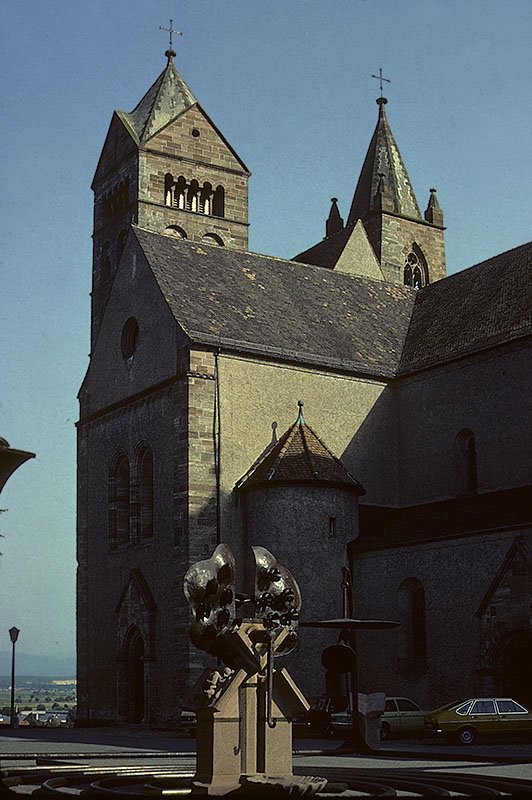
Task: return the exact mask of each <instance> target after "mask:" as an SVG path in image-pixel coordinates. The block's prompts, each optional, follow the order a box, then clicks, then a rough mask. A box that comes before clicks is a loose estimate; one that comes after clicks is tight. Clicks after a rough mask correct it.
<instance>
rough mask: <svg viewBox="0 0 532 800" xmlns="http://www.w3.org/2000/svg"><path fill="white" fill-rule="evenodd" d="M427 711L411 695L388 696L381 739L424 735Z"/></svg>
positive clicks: (382, 719)
mask: <svg viewBox="0 0 532 800" xmlns="http://www.w3.org/2000/svg"><path fill="white" fill-rule="evenodd" d="M426 713H427V712H426V711H423V710H422V709H421V708H420V707H419V706H418V704H417V703H414V701H413V700H410V698H409V697H387V698H386V703H385V705H384V714H383V715H382V717H381V739H388V738H390V737H393V736H416V735H424V734H425V733H426V728H425V714H426Z"/></svg>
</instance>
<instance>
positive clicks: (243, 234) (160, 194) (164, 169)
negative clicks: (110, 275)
mask: <svg viewBox="0 0 532 800" xmlns="http://www.w3.org/2000/svg"><path fill="white" fill-rule="evenodd" d="M193 131H195V132H196V134H199V135H193ZM139 159H140V166H139V225H140V227H142V228H146V229H148V230H152V231H155V232H156V233H164V231H165V229H166V228H167V227H168V226H170V225H176V226H178V227H180V228H182V229H183V230H184V231H185V233H186V236H187V238H188V239H192V240H194V241H200V240H201V239H202V238H203V236H205V234H207V233H215V234H217V235H218V236H220V237H221V239H222V241H223V242H224V244H225V245H226V246H228V247H234V248H236V249H238V250H247V248H248V186H247V184H248V178H249V173H248V172H247V171H246V170H245V169H244V167H243V165H242V163H241V162H240V161H239V160H238V159H237V158H236V156H235V155H234V153H233V152H232V150H231V149H230V148H229V146H228V145H227V143H226V142H225V141H224V140H223V138H222V137H221V136H220V134H219V133H218V132H217V131H216V130H215V128H214V127H213V125H212V123H211V122H210V121H209V120H208V119H207V117H206V116H205V114H204V113H203V112H202V111H201V109H199V108H198V106H193V107H192V108H190V109H188V111H186V112H185V113H184V114H181V116H180V117H178V118H177V119H176V120H175V121H174V122H172V123H170V125H167V126H166V128H164V129H163V130H162V131H160V132H159V133H157V134H156V135H155V136H154V137H153V138H152V139H150V140H149V142H148V143H147V145H146V146H145V147H143V148H142V149H141V151H140V154H139ZM166 173H170V174H172V175H173V177H174V178H175V179H176V180H177V178H178V177H179V176H181V175H182V176H183V177H184V178H186V179H187V181H190V180H192V179H195V180H197V181H198V183H199V184H200V185H201V184H203V182H204V181H209V182H210V183H211V184H212V186H213V188H216V186H218V185H221V186H223V187H224V189H225V211H224V216H223V217H214V216H208V215H205V214H200V213H196V212H192V211H186V210H182V209H179V208H174V207H168V206H166V205H165V175H166Z"/></svg>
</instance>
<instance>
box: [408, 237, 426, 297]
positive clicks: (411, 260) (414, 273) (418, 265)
mask: <svg viewBox="0 0 532 800" xmlns="http://www.w3.org/2000/svg"><path fill="white" fill-rule="evenodd" d="M428 282H429V281H428V270H427V263H426V261H425V258H424V257H423V253H422V252H421V250H420V249H419V247H417V245H415V244H414V245H413V246H412V249H411V250H410V252H409V253H408V255H407V257H406V259H405V265H404V270H403V283H404V285H405V286H412V288H413V289H421V288H423V286H426V285H427V283H428Z"/></svg>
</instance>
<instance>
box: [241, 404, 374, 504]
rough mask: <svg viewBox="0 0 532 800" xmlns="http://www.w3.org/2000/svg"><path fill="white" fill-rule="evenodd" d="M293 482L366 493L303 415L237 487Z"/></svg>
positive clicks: (245, 488) (248, 487) (247, 487)
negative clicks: (338, 487) (338, 486)
mask: <svg viewBox="0 0 532 800" xmlns="http://www.w3.org/2000/svg"><path fill="white" fill-rule="evenodd" d="M300 405H301V406H302V405H303V404H302V401H300ZM292 483H319V484H322V485H323V484H328V485H331V484H333V485H342V486H346V487H347V488H351V489H352V490H353V491H355V492H356V493H357V494H364V489H363V488H362V486H361V485H360V484H359V483H358V481H356V480H355V479H354V478H353V477H352V476H351V475H350V474H349V472H348V471H347V470H346V468H345V467H344V465H343V464H342V462H341V461H340V459H339V458H337V457H336V456H335V455H334V453H333V452H332V451H331V450H329V448H328V447H327V445H326V444H325V443H324V442H323V441H322V440H321V439H320V437H319V436H318V434H317V433H315V432H314V431H313V430H312V428H310V427H309V426H308V425H307V424H306V423H305V421H304V419H303V416H302V414H300V416H299V417H298V419H297V420H296V421H295V422H294V424H293V425H291V426H290V427H289V428H288V430H287V431H286V432H285V433H284V434H283V435H282V436H281V438H280V439H279V441H278V442H277V443H276V444H275V445H274V446H273V447H272V448H271V449H270V450H267V451H266V452H265V453H264V454H263V456H262V457H261V458H260V459H259V461H258V462H256V463H255V464H254V465H253V466H252V467H251V469H250V470H249V471H248V472H247V473H246V474H245V475H244V477H243V478H241V480H240V481H238V483H237V488H239V489H244V490H248V489H252V488H254V487H255V486H259V485H264V484H266V485H272V484H292Z"/></svg>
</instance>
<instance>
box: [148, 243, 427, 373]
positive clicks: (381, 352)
mask: <svg viewBox="0 0 532 800" xmlns="http://www.w3.org/2000/svg"><path fill="white" fill-rule="evenodd" d="M133 230H134V233H135V236H136V237H137V240H138V241H139V243H140V245H141V247H142V250H143V252H144V254H145V256H146V258H147V260H148V263H149V265H150V267H151V269H152V271H153V274H154V275H155V278H156V280H157V282H158V284H159V286H160V288H161V291H162V293H163V295H164V297H165V298H166V300H167V302H168V304H169V306H170V309H171V311H172V313H173V315H174V318H175V319H176V321H177V322H178V323H179V325H180V326H181V327H182V328H183V330H184V331H185V333H186V334H187V335H188V336H189V337H190V339H191V340H192V341H194V342H197V343H203V344H207V345H213V346H216V345H218V346H221V347H225V348H226V349H232V350H238V351H239V352H247V353H251V354H254V353H257V354H262V355H265V356H270V357H273V358H281V359H283V360H289V361H297V362H300V363H306V364H315V365H321V366H325V367H327V366H330V367H332V368H334V369H344V370H346V371H349V372H361V373H364V374H370V375H375V376H379V377H391V376H393V375H394V374H395V373H396V371H397V368H398V366H399V359H400V357H401V350H402V344H403V342H404V339H405V337H406V332H407V328H408V325H409V321H410V315H411V312H412V307H413V305H414V300H415V291H414V290H413V289H410V288H408V287H403V286H397V285H395V284H392V283H386V282H384V281H379V280H369V279H366V278H360V277H356V276H351V275H345V274H341V273H335V272H331V271H329V270H327V271H325V270H323V269H321V268H320V267H314V266H308V265H302V264H295V263H293V262H291V261H283V260H281V259H278V258H271V257H268V256H258V255H254V254H252V253H243V252H240V251H238V250H232V249H229V248H226V247H214V246H212V245H203V244H199V243H198V244H197V243H194V242H190V241H184V240H182V239H176V238H172V237H169V236H161V235H158V234H154V233H150V232H148V231H145V230H141V229H139V228H134V229H133Z"/></svg>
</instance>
